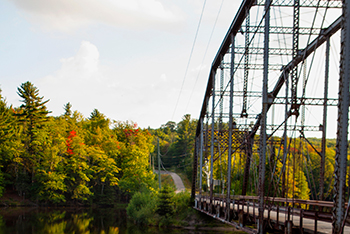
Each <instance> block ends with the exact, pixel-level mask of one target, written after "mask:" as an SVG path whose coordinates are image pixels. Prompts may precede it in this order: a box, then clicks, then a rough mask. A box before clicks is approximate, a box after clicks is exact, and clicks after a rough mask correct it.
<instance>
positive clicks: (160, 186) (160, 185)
mask: <svg viewBox="0 0 350 234" xmlns="http://www.w3.org/2000/svg"><path fill="white" fill-rule="evenodd" d="M158 181H159V189H161V188H162V184H161V182H160V152H159V138H158Z"/></svg>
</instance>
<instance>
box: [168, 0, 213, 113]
mask: <svg viewBox="0 0 350 234" xmlns="http://www.w3.org/2000/svg"><path fill="white" fill-rule="evenodd" d="M206 2H207V0H204V3H203V8H202V12H201V16H200V18H199V22H198V26H197V31H196V35H195V37H194V41H193V44H192V49H191V53H190V57H189V59H188V62H187V66H186V71H185V75H184V79H183V81H182V85H181V88H180V92H179V96H178V97H177V101H176V105H175V109H174V112H173V116H172V117H171V119H174V115H175V112H176V109H177V105H178V104H179V100H180V96H181V93H182V89H183V86H184V83H185V80H186V76H187V72H188V68H189V66H190V63H191V59H192V54H193V50H194V46H195V44H196V41H197V36H198V31H199V28H200V25H201V22H202V17H203V12H204V8H205V4H206Z"/></svg>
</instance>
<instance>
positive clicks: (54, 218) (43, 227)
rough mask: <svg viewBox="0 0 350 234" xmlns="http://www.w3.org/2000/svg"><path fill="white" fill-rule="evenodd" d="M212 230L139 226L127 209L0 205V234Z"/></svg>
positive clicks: (169, 233) (172, 233)
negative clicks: (6, 206) (133, 221)
mask: <svg viewBox="0 0 350 234" xmlns="http://www.w3.org/2000/svg"><path fill="white" fill-rule="evenodd" d="M8 233H11V234H12V233H18V234H22V233H28V234H31V233H33V234H34V233H35V234H39V233H40V234H41V233H43V234H44V233H45V234H63V233H72V234H73V233H74V234H153V233H156V234H175V233H193V234H201V233H205V234H209V233H217V232H215V231H201V232H197V231H191V230H183V229H158V228H155V227H139V226H137V225H134V224H133V223H132V222H130V221H127V218H126V211H125V209H62V208H61V209H57V208H56V209H51V208H50V209H49V208H46V209H42V208H3V209H0V234H8Z"/></svg>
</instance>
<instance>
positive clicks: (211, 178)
mask: <svg viewBox="0 0 350 234" xmlns="http://www.w3.org/2000/svg"><path fill="white" fill-rule="evenodd" d="M215 73H216V71H211V79H212V92H213V93H212V111H211V117H212V121H211V142H210V194H209V196H210V198H209V199H210V208H209V212H212V206H213V187H214V186H213V164H214V138H215V134H214V131H215V75H216V74H215Z"/></svg>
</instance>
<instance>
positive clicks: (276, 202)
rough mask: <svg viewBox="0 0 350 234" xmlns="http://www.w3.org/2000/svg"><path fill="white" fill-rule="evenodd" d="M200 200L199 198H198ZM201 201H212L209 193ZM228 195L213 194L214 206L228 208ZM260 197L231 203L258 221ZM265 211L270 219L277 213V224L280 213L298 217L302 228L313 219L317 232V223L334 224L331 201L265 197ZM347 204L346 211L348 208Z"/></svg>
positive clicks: (233, 197)
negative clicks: (304, 222)
mask: <svg viewBox="0 0 350 234" xmlns="http://www.w3.org/2000/svg"><path fill="white" fill-rule="evenodd" d="M197 195H199V194H197ZM197 198H198V199H199V197H198V196H197ZM201 198H202V199H201V200H202V201H203V200H205V201H206V202H207V203H208V202H209V201H210V199H209V198H210V197H209V193H207V192H203V193H202V194H201ZM226 199H227V196H226V194H213V204H214V205H220V206H224V207H226ZM258 199H259V197H258V196H241V195H231V196H230V203H231V204H235V205H236V207H237V209H238V210H244V212H246V213H248V214H249V215H251V216H253V218H254V220H256V218H257V215H258V212H257V211H256V210H255V209H257V207H258ZM265 204H266V205H265V210H266V211H267V212H268V213H267V215H268V217H270V212H271V211H274V212H276V213H277V215H276V217H277V220H276V223H278V222H279V220H278V217H279V214H280V213H283V214H286V215H288V220H290V216H298V217H299V218H300V219H299V220H300V224H301V225H300V226H302V222H303V218H308V219H312V220H314V221H315V230H317V221H318V220H319V221H325V222H329V223H331V222H332V210H333V206H334V204H333V202H330V201H319V200H303V199H297V198H280V197H265ZM347 205H348V204H347V203H346V204H345V209H346V207H347ZM345 224H346V225H347V226H350V219H347V220H346V223H345Z"/></svg>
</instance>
